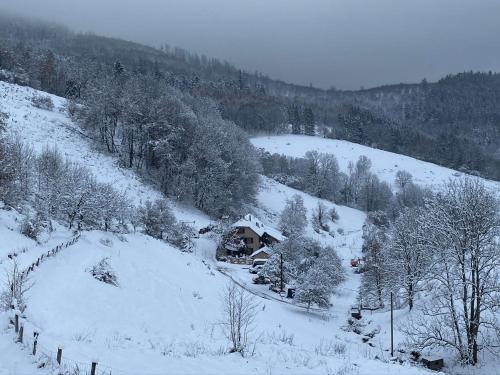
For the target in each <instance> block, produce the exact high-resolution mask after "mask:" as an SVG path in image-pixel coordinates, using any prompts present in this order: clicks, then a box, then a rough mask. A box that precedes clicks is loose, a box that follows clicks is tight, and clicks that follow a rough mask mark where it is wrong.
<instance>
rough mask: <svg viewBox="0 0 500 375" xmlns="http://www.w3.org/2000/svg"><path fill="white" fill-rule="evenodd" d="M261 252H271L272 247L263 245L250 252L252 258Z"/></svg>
mask: <svg viewBox="0 0 500 375" xmlns="http://www.w3.org/2000/svg"><path fill="white" fill-rule="evenodd" d="M259 253H266V254H271V249H270V248H269V247H267V246H264V247H261V248H260V249H257V250H255V251H254V252H253V253H252V254H250V258H252V257H254V256H256V255H257V254H259Z"/></svg>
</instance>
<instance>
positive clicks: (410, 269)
mask: <svg viewBox="0 0 500 375" xmlns="http://www.w3.org/2000/svg"><path fill="white" fill-rule="evenodd" d="M420 215H421V211H420V210H418V209H405V210H404V211H403V212H402V213H401V215H400V216H399V217H398V218H397V220H396V222H395V223H394V226H393V227H392V231H391V236H390V238H391V240H390V241H389V250H390V255H389V256H387V257H386V258H387V259H386V262H387V263H388V267H387V268H388V272H387V277H388V279H389V281H390V284H392V285H393V289H396V291H399V290H400V289H402V290H404V294H405V295H404V297H405V299H406V302H407V303H408V307H409V309H410V310H411V309H413V304H414V300H415V296H416V294H417V293H418V292H420V291H421V288H422V287H423V281H424V279H425V278H426V275H427V269H428V267H429V252H428V251H427V246H426V245H425V235H426V232H425V231H424V229H423V227H422V225H420V223H419V222H418V220H419V217H420Z"/></svg>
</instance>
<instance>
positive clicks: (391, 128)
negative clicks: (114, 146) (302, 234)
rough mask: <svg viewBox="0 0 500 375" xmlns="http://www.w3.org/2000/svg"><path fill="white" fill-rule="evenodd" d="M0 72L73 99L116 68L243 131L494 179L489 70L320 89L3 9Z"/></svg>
mask: <svg viewBox="0 0 500 375" xmlns="http://www.w3.org/2000/svg"><path fill="white" fill-rule="evenodd" d="M0 69H2V73H1V74H0V78H1V79H4V80H9V81H13V82H15V83H20V84H25V85H29V86H32V87H34V88H38V89H42V90H44V91H47V92H50V93H54V94H57V95H60V96H64V97H66V98H69V99H72V100H75V101H76V102H85V101H88V100H91V95H93V94H92V90H95V87H96V84H97V85H98V86H101V87H102V86H103V85H105V84H108V83H110V82H111V83H112V81H113V79H116V74H121V73H123V74H121V78H120V80H122V81H127V85H130V82H132V81H135V82H136V83H137V84H138V85H142V86H148V84H147V83H146V82H148V80H150V81H154V84H155V85H156V87H157V88H156V89H154V90H156V91H158V89H159V88H160V90H163V89H166V88H168V90H169V91H170V95H172V96H174V97H189V99H188V101H189V100H191V101H192V102H196V101H198V102H200V101H201V102H206V101H207V100H209V101H210V102H211V104H210V106H211V107H212V109H213V110H214V111H215V112H217V115H218V116H219V117H220V119H221V120H224V121H229V122H234V123H235V124H236V125H237V126H238V127H240V128H242V129H243V130H244V131H245V132H248V133H260V132H268V133H277V132H294V133H306V134H311V133H314V132H316V133H317V134H320V135H323V136H326V137H331V138H337V139H345V140H349V141H353V142H356V143H360V144H364V145H368V146H372V147H377V148H380V149H384V150H387V151H393V152H397V153H401V154H406V155H409V156H413V157H416V158H419V159H422V160H426V161H430V162H434V163H437V164H440V165H444V166H447V167H450V168H454V169H460V170H463V171H466V172H469V173H473V174H479V175H482V176H484V177H488V178H493V179H499V178H500V160H499V158H500V155H499V153H498V148H499V146H500V144H499V142H500V141H499V139H500V138H499V137H498V135H499V134H498V132H499V119H500V106H498V103H499V99H500V85H499V84H498V83H499V80H500V75H499V74H496V73H491V72H487V73H474V72H467V73H460V74H456V75H449V76H447V77H445V78H443V79H441V80H439V81H438V82H435V83H430V82H427V81H426V80H425V79H424V80H422V82H420V83H418V84H398V85H388V86H382V87H377V88H372V89H367V90H364V89H363V90H358V91H342V90H336V89H335V88H332V89H330V90H321V89H317V88H313V87H304V86H299V85H294V84H288V83H285V82H282V81H277V80H273V79H271V78H269V77H267V76H265V75H262V74H260V73H249V72H245V71H242V70H239V69H238V68H236V67H234V66H232V65H231V64H229V63H227V62H223V61H220V60H217V59H213V58H208V57H206V56H199V55H196V54H192V53H189V52H187V51H185V50H183V49H181V48H176V47H175V48H174V47H170V46H168V45H166V44H165V45H163V46H161V47H160V48H152V47H148V46H144V45H140V44H137V43H133V42H127V41H123V40H119V39H113V38H106V37H101V36H96V35H93V34H77V33H74V32H72V31H70V30H68V29H66V28H64V27H62V26H57V25H51V24H45V23H40V22H34V21H26V20H23V19H20V18H13V17H7V16H2V17H1V18H0ZM127 90H128V88H127ZM151 91H153V89H150V90H149V92H145V91H144V90H143V92H142V93H143V94H144V95H145V96H146V98H148V97H149V96H150V95H155V94H152V93H151ZM94 94H95V93H94ZM148 100H149V99H148ZM87 104H88V103H87ZM187 106H188V107H191V104H189V103H188V104H187ZM198 107H199V106H198ZM117 121H118V122H121V119H118V120H117ZM170 121H171V122H172V121H174V120H173V119H170ZM175 121H177V120H175ZM311 122H312V124H313V125H312V128H311ZM311 129H312V130H311ZM106 147H108V146H106ZM111 151H112V152H114V151H115V150H111ZM116 151H117V152H120V150H116ZM129 156H130V155H129Z"/></svg>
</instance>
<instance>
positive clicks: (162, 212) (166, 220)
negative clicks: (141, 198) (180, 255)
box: [139, 199, 176, 239]
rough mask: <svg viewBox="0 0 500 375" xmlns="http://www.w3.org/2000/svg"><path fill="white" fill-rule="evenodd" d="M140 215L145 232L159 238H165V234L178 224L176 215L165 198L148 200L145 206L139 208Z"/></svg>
mask: <svg viewBox="0 0 500 375" xmlns="http://www.w3.org/2000/svg"><path fill="white" fill-rule="evenodd" d="M139 216H140V220H141V224H142V226H143V228H144V232H145V233H146V234H148V235H150V236H152V237H155V238H159V239H163V238H164V234H166V233H167V232H168V231H169V230H170V229H171V228H172V226H174V225H175V224H176V220H175V216H174V214H173V213H172V210H171V209H170V207H169V205H168V202H167V201H166V200H164V199H158V200H156V201H154V202H151V201H149V200H148V201H146V203H145V204H144V206H142V207H140V208H139Z"/></svg>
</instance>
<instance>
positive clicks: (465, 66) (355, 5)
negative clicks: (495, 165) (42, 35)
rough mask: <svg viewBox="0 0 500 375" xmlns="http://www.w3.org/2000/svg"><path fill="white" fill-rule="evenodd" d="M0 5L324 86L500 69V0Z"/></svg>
mask: <svg viewBox="0 0 500 375" xmlns="http://www.w3.org/2000/svg"><path fill="white" fill-rule="evenodd" d="M0 10H9V11H13V12H17V13H19V14H23V15H25V16H35V17H40V18H42V19H46V20H52V21H57V22H62V23H64V24H66V25H68V26H70V27H71V28H74V29H76V30H80V31H92V32H96V33H99V34H104V35H109V36H116V37H123V38H126V39H129V40H133V41H137V42H142V43H146V44H149V45H153V46H156V47H158V46H159V45H160V44H164V43H169V44H170V45H173V46H180V47H183V48H186V49H188V50H190V51H193V52H196V53H199V54H205V55H207V56H211V57H217V58H220V59H226V60H228V61H230V62H232V63H233V64H235V65H237V66H240V67H242V68H245V69H247V70H249V71H252V72H253V71H255V70H258V71H261V72H263V73H265V74H268V75H270V76H271V77H273V78H277V79H283V80H286V81H289V82H294V83H299V84H304V85H309V83H312V84H313V85H315V86H318V87H323V88H329V87H330V86H331V85H334V86H336V87H337V88H341V89H357V88H360V87H361V86H364V87H373V86H378V85H381V84H387V83H399V82H419V81H420V80H422V79H423V78H424V77H425V78H427V79H428V80H431V81H432V80H436V79H438V78H440V77H442V76H444V75H446V74H448V73H458V72H460V71H464V70H467V71H468V70H483V71H484V70H494V71H495V70H496V71H498V70H500V63H499V61H500V59H499V57H500V52H499V51H500V49H499V48H496V47H498V40H497V35H498V34H499V32H500V24H499V23H498V22H497V21H498V14H500V2H498V1H494V0H483V1H481V2H480V3H477V2H473V1H467V0H441V1H439V2H437V1H433V0H421V1H418V2H409V1H394V0H379V1H376V2H373V1H359V0H357V1H351V0H315V1H314V2H311V1H308V0H275V1H266V0H256V1H242V0H240V1H234V0H212V1H202V0H187V1H179V0H167V1H165V0H142V1H138V0H125V1H118V0H107V1H100V0H73V1H65V0H45V1H43V2H42V1H38V0H19V1H12V0H7V1H2V2H1V4H0Z"/></svg>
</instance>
